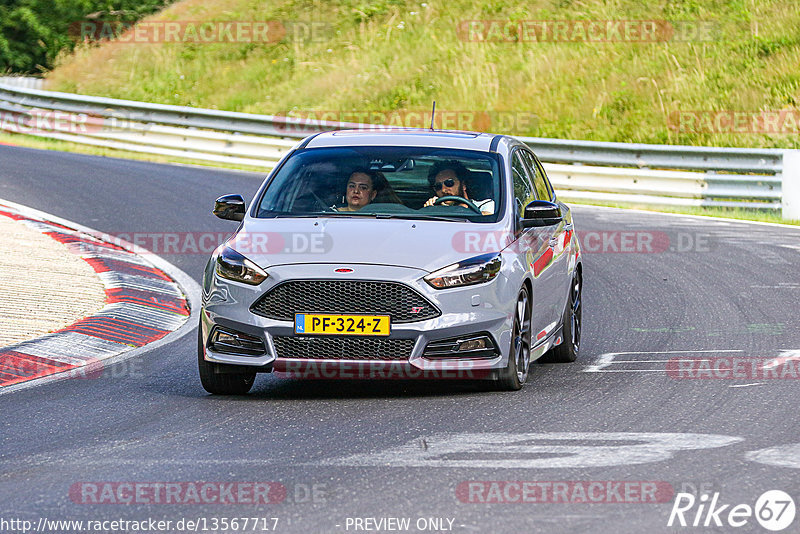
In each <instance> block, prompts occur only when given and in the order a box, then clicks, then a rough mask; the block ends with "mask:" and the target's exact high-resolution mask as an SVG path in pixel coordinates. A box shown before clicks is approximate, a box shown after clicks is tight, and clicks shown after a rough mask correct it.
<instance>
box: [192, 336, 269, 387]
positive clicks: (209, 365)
mask: <svg viewBox="0 0 800 534" xmlns="http://www.w3.org/2000/svg"><path fill="white" fill-rule="evenodd" d="M203 352H204V351H203V334H202V332H201V330H200V327H198V331H197V369H198V371H199V372H200V383H201V384H203V389H205V390H206V391H208V392H209V393H212V394H214V395H244V394H245V393H247V392H248V391H250V388H252V387H253V382H255V380H256V372H255V371H249V372H244V373H238V372H234V373H231V372H224V373H220V372H218V371H219V370H220V368H224V367H227V368H228V369H226V371H230V368H231V367H238V366H235V365H225V364H220V363H214V362H207V361H206V360H205V358H204V357H203Z"/></svg>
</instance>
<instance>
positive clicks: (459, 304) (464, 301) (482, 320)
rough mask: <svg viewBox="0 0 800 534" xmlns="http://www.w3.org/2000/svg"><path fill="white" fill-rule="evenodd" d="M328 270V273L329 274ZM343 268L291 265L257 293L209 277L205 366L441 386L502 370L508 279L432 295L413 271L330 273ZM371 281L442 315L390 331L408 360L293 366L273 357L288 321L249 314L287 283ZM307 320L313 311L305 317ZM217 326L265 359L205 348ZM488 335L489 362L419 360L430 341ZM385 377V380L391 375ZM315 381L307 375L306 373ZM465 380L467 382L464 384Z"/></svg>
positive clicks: (510, 291)
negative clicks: (406, 345) (404, 343)
mask: <svg viewBox="0 0 800 534" xmlns="http://www.w3.org/2000/svg"><path fill="white" fill-rule="evenodd" d="M328 267H330V268H328ZM341 267H342V265H338V264H337V265H330V266H326V265H319V264H314V265H292V266H278V267H272V268H270V269H269V275H270V277H269V278H268V279H267V280H266V281H265V282H263V283H262V284H261V285H259V286H248V285H245V284H240V283H237V282H231V281H228V280H225V279H222V278H219V277H218V276H217V275H216V274H215V273H213V271H211V272H207V275H206V276H207V278H206V281H205V283H204V295H203V310H202V313H201V328H202V340H203V346H204V347H205V359H206V360H207V361H211V362H217V363H225V364H233V365H245V366H249V367H254V368H260V369H262V370H271V369H274V370H275V371H278V372H290V373H291V372H297V371H300V370H301V367H302V366H305V367H306V368H312V369H313V368H314V367H315V366H316V368H317V369H319V372H320V373H322V372H323V371H324V372H329V373H332V372H334V370H337V371H335V372H336V374H338V375H339V376H341V377H342V378H345V377H346V376H348V375H353V377H354V378H358V377H375V378H379V377H381V376H384V375H388V374H395V375H398V376H408V377H410V378H414V377H417V376H416V373H417V372H419V375H420V376H419V377H428V376H429V377H430V378H447V376H443V374H444V375H446V374H448V373H449V372H450V371H454V370H457V369H461V370H468V371H481V370H492V369H498V368H502V367H505V365H506V363H507V361H508V360H507V358H508V352H509V349H510V346H511V329H512V318H513V313H514V309H513V304H514V302H515V301H516V294H517V291H518V289H519V288H518V287H513V288H512V287H511V284H509V283H508V281H507V278H506V277H505V276H503V275H502V273H501V275H500V276H498V277H497V278H495V279H494V280H493V281H491V282H488V283H485V284H479V285H474V286H467V287H461V288H450V289H445V290H435V289H433V288H431V287H430V286H428V284H427V283H425V282H424V280H422V277H423V276H425V275H426V274H427V273H426V272H424V271H421V270H417V269H410V268H404V267H392V266H364V265H358V266H352V267H353V268H354V269H357V273H358V277H357V278H356V277H354V276H353V274H352V273H347V274H337V273H336V272H335V268H341ZM292 279H303V280H309V279H317V280H331V279H341V280H355V279H358V280H370V281H385V282H400V283H403V284H405V285H407V286H409V287H411V288H412V289H414V290H415V291H416V292H418V293H420V294H421V295H422V296H424V297H425V298H426V299H428V300H429V301H430V302H431V303H432V304H434V305H435V306H436V307H437V308H438V309H439V310H440V311H441V315H440V316H438V317H434V318H432V319H428V320H424V321H418V322H409V323H394V324H392V331H391V334H390V336H389V337H388V339H405V340H411V341H413V348H412V349H411V352H410V356H409V357H408V358H407V359H405V358H404V359H402V360H391V361H387V360H385V359H383V360H379V359H375V360H364V359H359V360H350V359H340V358H336V359H328V358H322V359H319V358H305V357H304V358H292V357H291V355H289V354H280V353H279V352H278V350H276V343H275V338H276V337H277V336H295V333H294V324H293V322H292V321H286V320H276V319H270V318H267V317H263V316H260V315H256V314H254V313H252V312H251V311H250V308H251V306H252V304H253V303H254V302H256V301H257V300H258V299H259V298H260V297H261V296H262V295H263V294H264V293H266V292H268V291H269V290H270V289H272V288H273V287H275V286H276V285H278V284H280V283H281V282H283V281H286V280H292ZM308 311H309V312H311V311H312V310H308ZM215 325H219V326H221V327H225V328H228V329H233V330H236V331H239V332H242V333H244V334H247V335H250V336H255V337H259V338H261V339H262V340H263V341H264V345H265V348H266V352H265V353H264V354H262V355H258V356H252V355H240V354H229V353H221V352H216V351H214V350H212V349H210V348H209V335H210V333H211V331H212V329H213V328H214V326H215ZM479 332H480V333H486V334H488V335H489V336H490V338H491V339H492V341H493V342H494V345H495V349H496V352H495V354H494V355H491V356H489V355H483V357H479V358H476V357H474V356H472V357H470V356H466V357H464V358H461V357H459V356H458V355H448V356H447V357H446V358H438V357H437V358H431V357H426V356H424V354H423V353H424V352H425V348H426V346H427V345H428V343H429V342H431V341H436V340H442V339H445V338H453V337H468V336H470V335H474V334H476V333H479ZM390 371H391V373H390ZM312 374H313V371H312ZM465 378H469V376H465Z"/></svg>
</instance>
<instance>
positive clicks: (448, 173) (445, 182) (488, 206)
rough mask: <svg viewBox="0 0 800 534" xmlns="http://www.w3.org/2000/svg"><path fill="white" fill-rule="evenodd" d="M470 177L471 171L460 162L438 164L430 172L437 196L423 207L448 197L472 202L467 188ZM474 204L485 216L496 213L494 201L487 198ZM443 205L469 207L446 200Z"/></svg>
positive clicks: (429, 180)
mask: <svg viewBox="0 0 800 534" xmlns="http://www.w3.org/2000/svg"><path fill="white" fill-rule="evenodd" d="M468 177H469V170H467V168H466V167H464V165H463V164H462V163H461V162H459V161H455V160H452V161H440V162H438V163H436V164H435V165H434V166H433V167H431V170H430V172H428V183H430V184H431V188H432V189H433V192H434V193H435V195H436V196H433V197H431V198H429V199H428V201H427V202H425V204H424V205H423V206H422V207H423V208H425V207H428V206H433V205H434V203H435V202H436V200H437V199H438V198H440V197H446V196H457V197H461V198H465V199H467V200H470V198H469V195H468V193H467V187H466V183H467V178H468ZM472 202H473V203H474V204H475V205H476V206H477V207H478V209H480V210H481V213H482V214H483V215H491V214H492V213H494V200H492V199H490V198H487V199H484V200H473V201H472ZM442 204H444V205H447V206H463V207H465V208H466V207H467V205H466V204H464V203H463V202H458V201H456V200H445V201H444V202H442Z"/></svg>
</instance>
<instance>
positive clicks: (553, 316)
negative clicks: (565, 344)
mask: <svg viewBox="0 0 800 534" xmlns="http://www.w3.org/2000/svg"><path fill="white" fill-rule="evenodd" d="M520 155H521V157H522V160H523V163H524V164H525V169H526V170H527V171H528V173H529V175H530V176H531V182H532V183H533V189H534V194H535V195H536V198H537V200H547V201H550V202H553V201H554V198H553V193H552V190H550V189H548V187H547V183H546V179H545V176H544V170H543V169H542V168H541V167H540V166H539V165H538V162H537V161H536V157H535V156H534V155H533V153H531V152H530V151H529V150H527V149H522V150H521V151H520ZM541 231H542V239H543V241H544V244H543V247H542V249H541V250H539V251H538V253H537V256H536V260H535V262H534V264H533V274H534V277H535V280H536V282H535V283H536V285H537V288H538V290H536V291H534V293H535V294H536V296H535V298H538V299H539V301H540V302H546V303H547V304H546V306H545V307H544V309H546V310H547V314H546V317H545V318H543V319H542V321H541V328H538V329H536V330H535V331H534V333H533V334H534V336H535V337H536V338H537V339H543V338H545V337H546V336H548V335H550V334H551V333H552V332H553V331H554V330H555V328H556V326H558V323H559V321H560V319H561V314H562V313H563V311H564V302H565V300H564V295H566V293H565V292H566V290H567V287H568V284H567V282H565V279H566V270H567V262H566V259H567V255H566V254H565V245H564V237H565V230H564V222H563V221H561V222H560V223H558V224H554V225H551V226H545V227H542V228H541ZM534 302H535V301H534Z"/></svg>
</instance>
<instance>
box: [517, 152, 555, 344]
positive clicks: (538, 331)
mask: <svg viewBox="0 0 800 534" xmlns="http://www.w3.org/2000/svg"><path fill="white" fill-rule="evenodd" d="M524 153H525V151H524V150H523V149H522V148H517V149H515V150H514V151H513V152H512V153H511V174H512V178H513V181H514V202H515V209H516V213H517V229H518V230H517V236H518V237H517V241H516V245H517V247H518V253H519V254H520V256H521V259H522V261H524V262H525V265H526V266H527V268H528V270H530V271H531V274H532V275H533V296H532V302H533V309H532V312H533V313H532V317H531V323H532V324H531V327H532V329H533V334H532V335H533V339H532V343H533V344H534V345H536V344H537V342H539V341H540V340H541V339H543V338H544V336H545V335H546V334H547V332H548V327H549V330H550V331H552V330H553V328H554V325H551V323H552V322H553V320H552V317H553V307H554V305H555V297H554V295H553V291H552V288H551V287H550V286H551V285H552V284H553V281H552V280H551V279H550V278H551V272H550V271H549V270H548V266H549V263H550V261H551V259H552V249H551V248H550V239H551V238H552V237H553V230H552V227H549V226H539V227H531V228H523V227H522V224H521V221H522V214H523V212H524V209H525V206H527V205H528V204H529V203H530V202H532V201H534V200H536V191H535V189H534V186H533V181H532V180H531V176H532V174H531V170H530V169H529V168H528V165H527V164H526V163H525V156H524ZM542 332H544V334H543V333H542Z"/></svg>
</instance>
